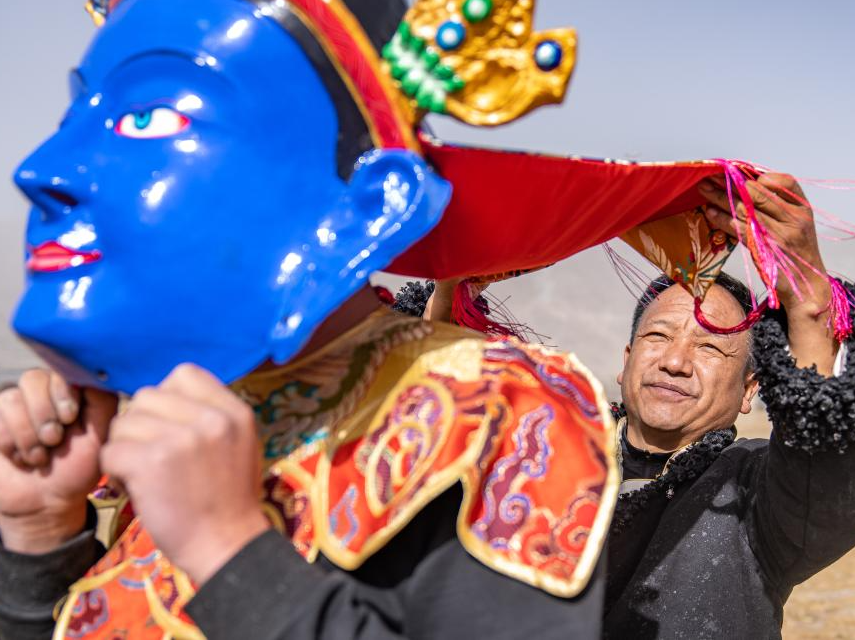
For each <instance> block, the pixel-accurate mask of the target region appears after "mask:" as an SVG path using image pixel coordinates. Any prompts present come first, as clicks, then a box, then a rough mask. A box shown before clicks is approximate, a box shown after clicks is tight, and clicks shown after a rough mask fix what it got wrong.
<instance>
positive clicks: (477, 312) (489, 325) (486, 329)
mask: <svg viewBox="0 0 855 640" xmlns="http://www.w3.org/2000/svg"><path fill="white" fill-rule="evenodd" d="M469 284H470V283H469V281H468V280H464V281H463V282H461V283H460V284H458V285H457V287H455V289H454V297H453V298H452V301H451V319H452V320H453V321H454V322H456V323H457V324H459V325H460V326H461V327H469V328H470V329H475V331H480V332H481V333H486V334H487V335H491V336H516V334H515V333H514V331H513V330H512V329H509V328H508V327H506V326H505V325H503V324H500V323H498V322H494V321H492V320H490V318H488V317H487V316H486V314H485V313H484V312H483V311H482V310H481V309H479V308H478V305H476V304H475V301H474V300H473V299H472V291H471V289H470V287H469Z"/></svg>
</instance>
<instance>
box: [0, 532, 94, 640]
mask: <svg viewBox="0 0 855 640" xmlns="http://www.w3.org/2000/svg"><path fill="white" fill-rule="evenodd" d="M103 553H104V548H103V546H102V545H101V544H100V543H99V542H98V541H97V540H96V539H95V531H94V528H88V529H86V530H85V531H83V532H82V533H80V534H79V535H78V536H76V537H75V538H73V539H71V540H69V541H68V542H66V543H65V544H63V545H62V546H60V547H59V548H57V549H55V550H53V551H51V552H50V553H46V554H43V555H26V554H19V553H14V552H11V551H8V550H6V549H5V548H3V547H0V638H4V639H5V640H40V639H42V638H50V637H52V635H53V628H54V618H53V613H54V608H55V607H56V604H57V603H58V602H59V601H60V600H61V599H62V598H63V597H64V596H65V595H66V594H67V593H68V588H69V587H70V586H71V585H72V584H73V583H74V582H76V581H77V580H79V579H80V578H81V577H83V575H84V574H85V573H86V571H88V570H89V569H90V568H91V567H92V565H94V564H95V563H96V562H97V561H98V559H99V558H100V557H101V555H103Z"/></svg>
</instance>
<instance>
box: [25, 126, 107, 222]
mask: <svg viewBox="0 0 855 640" xmlns="http://www.w3.org/2000/svg"><path fill="white" fill-rule="evenodd" d="M49 145H50V141H49V142H48V143H46V144H45V145H44V146H43V147H41V148H40V149H38V150H37V151H36V152H35V153H34V154H33V155H32V156H30V157H29V158H27V159H26V160H25V161H24V162H23V164H21V166H20V167H19V168H18V170H17V171H16V172H15V184H16V185H18V188H19V189H20V190H21V191H22V192H23V193H24V195H26V196H27V198H29V199H30V200H31V201H32V202H33V204H34V205H35V206H36V207H38V208H39V209H40V210H41V211H42V212H43V214H44V215H45V216H46V217H47V218H56V217H59V216H62V215H67V214H69V213H71V212H72V210H74V208H75V207H77V206H78V205H79V204H80V203H81V202H83V201H84V200H85V198H86V196H87V193H88V191H89V190H90V189H89V188H88V187H87V185H88V181H87V180H85V178H86V173H87V171H86V168H85V167H83V166H76V167H75V166H68V167H67V168H63V169H58V168H55V167H51V166H49V165H47V164H46V163H45V162H44V160H46V159H47V158H50V157H53V159H54V160H56V159H57V158H56V155H53V156H51V154H50V153H45V149H46V147H48V146H49Z"/></svg>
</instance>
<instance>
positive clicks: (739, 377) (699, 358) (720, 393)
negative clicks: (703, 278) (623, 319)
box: [618, 285, 756, 440]
mask: <svg viewBox="0 0 855 640" xmlns="http://www.w3.org/2000/svg"><path fill="white" fill-rule="evenodd" d="M704 313H705V314H706V316H707V317H708V318H710V320H711V321H712V322H714V323H715V324H717V325H718V326H726V327H729V326H733V325H736V324H738V323H739V322H741V321H742V320H743V319H744V318H745V314H744V313H743V311H742V309H741V308H740V306H739V304H738V303H737V301H736V300H735V299H734V298H733V296H731V295H730V294H729V293H728V292H727V291H726V290H725V289H723V288H722V287H719V286H718V285H714V286H713V287H712V288H711V289H710V291H709V293H708V294H707V298H706V300H705V302H704ZM748 356H749V335H748V334H747V333H740V334H736V335H730V336H721V335H715V334H711V333H708V332H707V331H706V330H704V329H703V328H702V327H701V326H700V325H699V324H698V323H697V321H696V320H695V317H694V302H693V299H692V296H691V295H689V294H688V293H687V292H686V291H685V290H684V289H683V288H682V287H680V286H672V287H671V288H669V289H667V290H665V291H664V292H663V293H661V294H660V295H659V297H657V298H656V299H655V300H654V301H653V302H652V303H651V304H650V306H649V307H648V308H647V309H646V310H645V312H644V314H643V316H642V317H641V322H640V324H639V327H638V330H637V332H636V334H635V336H634V339H633V342H632V344H631V345H629V346H627V348H626V353H625V358H624V369H623V372H622V373H621V375H620V376H619V377H618V382H619V383H620V385H621V391H622V394H623V400H624V404H625V406H626V409H627V415H628V417H629V419H630V420H631V421H637V422H638V423H639V424H640V425H644V426H646V427H647V428H649V429H652V430H655V431H662V432H670V433H681V434H683V435H684V436H688V439H691V440H694V439H696V438H697V437H698V436H700V435H701V434H703V433H705V432H707V431H710V430H713V429H722V428H726V427H729V426H731V425H732V424H733V422H734V421H735V420H736V417H737V415H738V414H739V413H740V411H742V412H743V413H747V412H748V411H749V410H750V408H751V398H752V397H753V395H754V391H755V388H756V385H755V383H754V382H753V379H752V377H751V375H750V372H749V371H748V370H747V363H748Z"/></svg>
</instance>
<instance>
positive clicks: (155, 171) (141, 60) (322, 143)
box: [14, 0, 441, 392]
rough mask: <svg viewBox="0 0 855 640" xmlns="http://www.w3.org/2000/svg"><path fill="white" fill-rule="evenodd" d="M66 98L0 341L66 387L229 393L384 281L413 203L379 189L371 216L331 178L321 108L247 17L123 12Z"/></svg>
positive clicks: (242, 6)
mask: <svg viewBox="0 0 855 640" xmlns="http://www.w3.org/2000/svg"><path fill="white" fill-rule="evenodd" d="M71 85H72V104H71V107H70V109H69V111H68V114H67V116H66V118H65V120H64V122H63V124H62V126H61V127H60V129H59V131H57V132H56V133H55V134H54V135H53V136H52V137H51V138H50V139H48V140H47V141H46V142H45V143H44V144H43V145H42V146H41V147H40V148H39V149H38V150H36V151H35V152H34V153H33V155H31V156H30V157H29V158H28V159H27V160H25V161H24V163H23V164H22V166H21V167H20V169H19V170H18V173H17V175H16V182H17V183H18V185H19V187H20V188H21V189H22V190H23V191H24V193H25V194H26V195H27V197H28V198H30V200H31V201H32V202H33V208H32V211H31V214H30V219H29V225H28V230H27V239H26V244H27V254H28V262H27V272H28V273H27V275H28V278H27V288H26V291H25V293H24V296H23V298H22V300H21V303H20V306H19V308H18V311H17V314H16V317H15V320H14V325H15V328H16V330H17V331H18V333H19V334H20V335H22V336H23V337H24V338H25V339H26V340H28V341H29V342H30V343H31V344H32V345H33V346H34V348H36V350H37V351H39V352H40V353H41V354H42V355H43V356H44V357H45V359H46V360H48V362H49V363H50V364H52V365H53V366H54V367H55V368H58V369H59V370H60V371H61V372H63V373H64V374H65V375H66V376H67V377H69V378H70V379H72V380H73V381H75V382H79V383H82V384H98V383H100V384H101V385H102V386H106V387H108V388H111V389H116V390H122V391H129V392H130V391H134V390H135V389H136V388H138V387H140V386H142V385H147V384H157V383H158V382H160V380H162V379H163V378H164V377H165V376H166V375H167V374H168V373H169V371H170V370H171V368H172V367H174V366H175V365H177V364H179V363H181V362H188V361H189V362H194V363H196V364H199V365H201V366H203V367H206V368H208V369H210V370H212V371H214V372H215V373H216V374H217V375H219V376H220V377H221V378H223V379H225V380H231V379H235V378H237V377H240V376H241V375H243V374H245V373H247V372H248V371H250V370H251V369H253V368H254V367H255V366H257V365H258V364H260V363H261V362H263V361H264V360H266V359H267V358H268V357H271V355H272V351H275V353H276V354H277V357H278V358H280V359H285V358H287V357H289V356H290V355H293V353H294V352H295V351H296V350H297V349H298V348H299V347H300V345H301V344H302V343H303V342H305V340H306V339H307V337H308V336H309V335H311V331H312V330H313V329H314V328H315V327H316V326H317V324H318V323H319V322H320V321H322V320H323V319H324V318H325V317H326V316H327V315H329V313H331V312H332V311H333V310H334V309H335V308H336V307H337V306H338V304H340V303H341V302H342V301H343V299H346V298H347V297H348V296H349V295H350V294H352V293H353V292H354V291H355V290H356V289H358V287H359V286H362V284H363V283H364V282H365V280H366V279H367V277H368V273H369V271H370V267H373V268H375V269H376V268H382V267H383V266H385V264H373V263H372V260H375V261H379V260H380V258H378V257H376V256H378V255H379V254H382V253H383V251H382V248H383V247H384V246H388V245H389V244H391V243H387V244H386V245H384V244H383V243H382V242H381V239H382V235H381V231H380V230H381V229H382V224H383V223H384V222H386V221H388V220H389V219H392V214H393V213H395V211H394V206H393V205H394V204H395V203H396V202H398V201H399V200H406V197H405V196H406V193H403V195H402V192H404V191H405V190H406V189H409V188H410V187H412V186H413V185H412V184H410V183H406V181H405V180H403V179H400V176H399V175H398V174H396V173H395V172H394V171H391V172H389V173H388V174H383V175H382V176H373V178H376V179H374V182H375V183H378V184H380V185H382V186H381V187H378V188H377V189H376V191H377V192H378V193H381V197H380V199H379V200H378V206H376V207H374V206H373V203H374V201H373V200H372V198H371V197H369V196H370V195H372V194H373V192H372V194H364V193H362V192H359V193H354V192H353V191H352V190H351V187H350V186H348V185H346V184H345V183H344V182H343V181H342V180H341V179H340V178H339V176H338V175H337V170H336V140H337V133H338V123H337V116H336V111H335V108H334V105H333V104H332V101H331V99H330V97H329V95H328V94H327V92H326V90H325V88H324V86H323V84H322V82H321V80H320V79H319V77H318V76H317V73H316V72H315V70H314V68H313V67H312V66H311V64H310V63H309V61H308V59H307V57H306V55H305V54H304V52H303V51H302V50H301V49H300V47H299V46H298V45H297V43H296V41H295V40H294V39H293V38H292V37H291V36H290V35H289V34H288V33H286V31H285V30H284V29H282V28H281V27H280V26H279V25H278V24H277V23H276V22H275V21H273V20H272V19H270V18H267V17H265V16H264V15H262V14H261V13H260V12H259V11H258V10H256V9H255V7H254V5H253V4H252V3H251V2H247V1H246V0H194V2H176V0H125V1H124V2H123V3H121V4H120V5H119V7H118V9H117V10H116V11H115V13H114V14H113V15H112V16H111V17H110V18H109V20H108V21H107V24H106V25H105V26H104V27H103V28H102V29H101V30H100V32H99V33H98V35H97V37H96V38H95V40H94V42H93V44H92V46H91V47H90V49H89V51H88V52H87V54H86V56H85V58H84V60H83V62H82V64H81V65H80V67H79V69H77V70H75V71H74V72H72V78H71ZM368 164H370V163H368ZM393 164H394V163H393ZM365 165H366V163H362V166H365ZM384 197H385V198H386V200H385V201H384V200H383V198H384ZM396 198H397V199H396ZM369 200H370V201H371V202H369V204H368V205H365V209H366V210H368V211H369V213H368V214H367V215H366V217H365V218H364V219H361V218H360V219H357V218H359V215H358V213H359V212H357V211H356V209H355V207H356V205H354V204H353V202H357V203H358V204H360V203H365V202H366V201H369ZM390 203H391V204H390ZM369 205H370V206H369ZM404 205H408V203H406V202H404ZM404 205H402V206H404ZM439 213H441V209H440V211H439ZM372 216H373V217H372ZM437 219H438V215H437V216H435V217H434V219H433V222H434V223H435V222H436V220H437ZM394 221H395V220H393V222H394ZM390 224H391V223H390ZM399 226H400V225H399ZM428 229H429V226H427V227H424V228H422V229H420V230H417V232H416V231H414V232H412V233H413V237H410V238H408V239H407V242H402V246H401V247H399V248H398V250H399V251H400V250H401V249H402V248H403V247H405V246H406V245H407V244H410V243H412V242H414V241H415V240H417V239H418V238H419V237H420V236H421V235H422V234H423V233H425V232H426V231H427V230H428ZM399 235H400V234H399ZM378 246H379V247H380V249H381V250H378ZM391 257H394V253H393V254H392V256H391ZM386 259H387V261H388V259H390V257H389V256H387V257H386ZM272 342H276V344H277V346H276V348H275V350H272V348H271V343H272ZM283 344H284V346H283Z"/></svg>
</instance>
